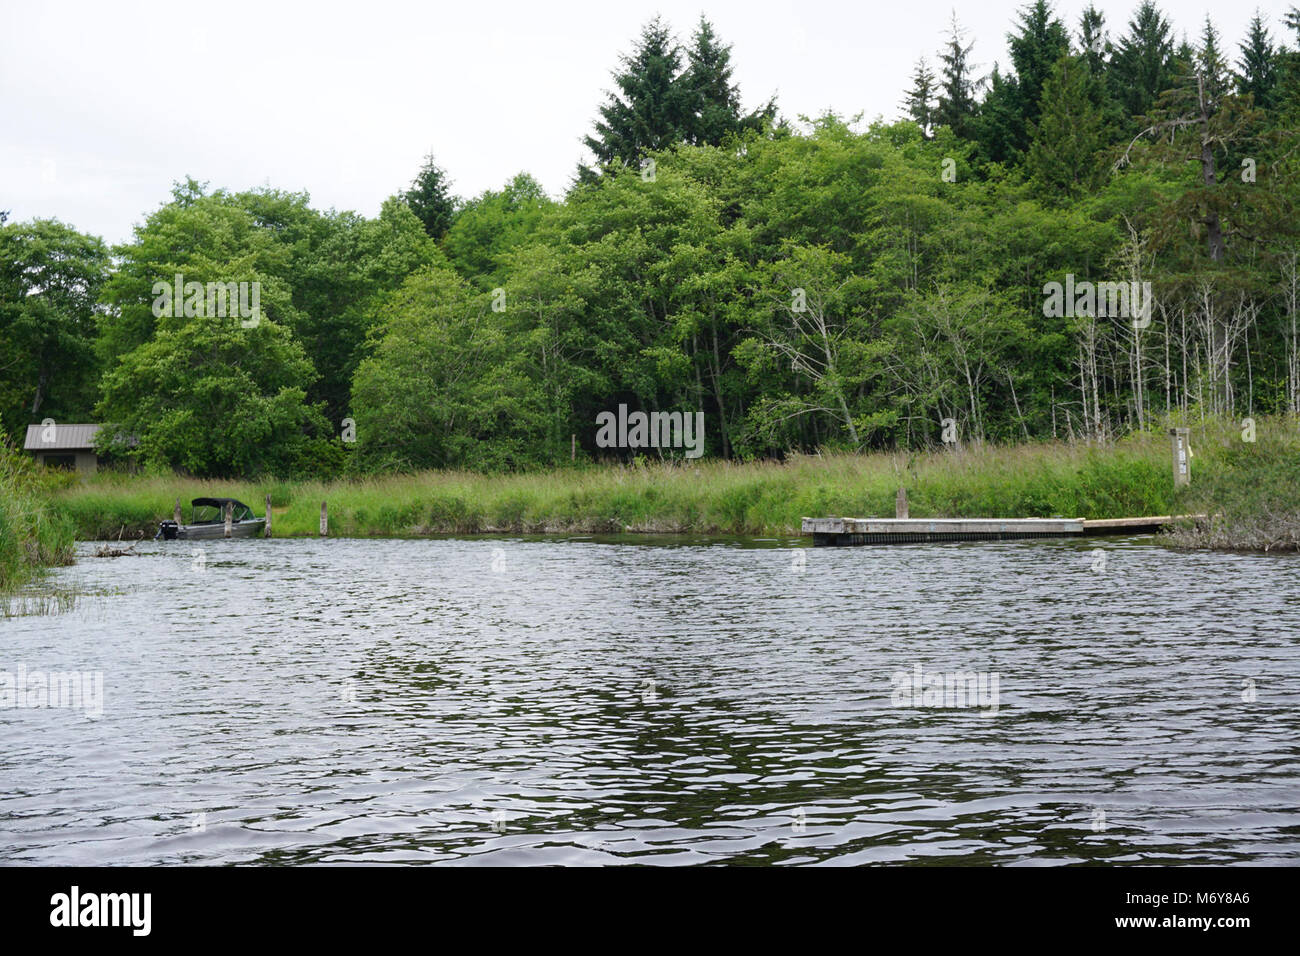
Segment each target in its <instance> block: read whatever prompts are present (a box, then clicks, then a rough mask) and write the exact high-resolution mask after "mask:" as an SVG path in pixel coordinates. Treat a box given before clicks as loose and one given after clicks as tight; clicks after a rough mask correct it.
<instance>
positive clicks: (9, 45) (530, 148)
mask: <svg viewBox="0 0 1300 956" xmlns="http://www.w3.org/2000/svg"><path fill="white" fill-rule="evenodd" d="M1292 2H1298V0H1265V2H1261V3H1259V9H1260V11H1261V13H1262V14H1263V15H1264V16H1265V18H1266V20H1267V22H1268V23H1269V26H1270V28H1271V30H1272V34H1273V37H1274V40H1275V42H1276V41H1277V40H1278V39H1279V38H1280V37H1281V36H1282V35H1283V30H1282V14H1283V12H1284V11H1285V10H1286V9H1287V8H1288V7H1289V6H1290V5H1291V3H1292ZM1021 5H1022V3H1021V2H1020V0H987V2H980V3H979V4H978V5H972V4H970V3H963V4H957V5H956V6H957V7H958V18H959V20H960V21H961V23H962V24H963V26H964V27H965V28H966V29H967V30H968V31H969V38H970V39H973V40H974V41H975V50H974V53H973V59H974V61H975V63H976V64H978V65H979V66H980V67H981V68H982V72H986V71H987V70H988V69H990V68H991V67H992V64H993V62H994V61H995V60H996V61H998V62H1000V63H1002V64H1004V65H1005V64H1006V63H1007V62H1008V61H1009V57H1008V55H1007V50H1006V34H1007V32H1008V30H1009V29H1010V28H1011V26H1012V23H1013V21H1014V19H1015V13H1016V10H1017V9H1018V8H1019V7H1020V6H1021ZM1136 5H1137V4H1136V0H1123V2H1113V0H1100V2H1098V3H1097V6H1098V8H1099V9H1101V10H1103V11H1104V12H1105V14H1106V20H1107V27H1108V30H1109V32H1110V35H1111V36H1112V38H1115V37H1118V36H1119V35H1121V34H1122V33H1123V32H1124V30H1125V27H1126V25H1127V22H1128V19H1129V16H1130V15H1131V13H1132V10H1133V9H1134V8H1135V7H1136ZM953 6H954V3H953V0H902V2H898V0H893V2H888V3H880V2H874V0H865V2H863V0H859V2H851V0H840V2H823V0H795V2H788V0H774V2H763V0H735V2H733V0H690V2H677V0H662V2H659V3H657V4H652V5H640V4H623V3H618V2H611V0H600V2H595V0H593V2H588V0H556V2H537V0H532V2H501V0H479V2H468V3H452V4H444V3H427V2H426V3H401V2H387V0H367V2H363V3H357V2H350V3H329V2H312V3H301V4H298V3H292V4H291V3H277V2H274V0H259V2H242V0H235V2H221V3H211V4H208V3H202V4H185V3H176V2H171V3H134V2H121V0H108V2H106V0H91V2H77V3H64V2H58V0H54V2H48V3H47V2H41V0H0V209H9V210H11V220H23V219H30V218H33V217H38V216H39V217H57V218H59V219H62V220H64V221H65V222H68V223H71V224H72V225H74V226H76V227H77V228H78V229H81V230H83V231H86V232H90V233H94V234H97V235H101V236H103V237H104V238H105V239H107V240H108V241H110V242H120V241H123V240H125V239H128V238H129V237H130V234H131V227H132V226H133V225H134V224H136V223H139V222H141V221H143V219H144V217H145V216H146V215H147V214H148V213H149V212H151V211H152V210H154V209H156V208H157V207H158V206H159V205H160V204H161V203H162V202H164V201H166V199H167V198H168V191H169V189H170V185H171V183H172V182H173V181H175V180H178V179H183V178H184V177H185V176H187V175H190V176H193V177H194V178H196V179H199V180H206V181H208V182H210V183H211V184H212V185H213V186H214V187H216V186H224V187H228V188H231V189H244V188H249V187H254V186H260V185H271V186H275V187H277V188H281V189H289V190H306V191H307V192H309V193H310V194H311V197H312V201H313V204H314V205H315V206H317V207H318V208H322V209H324V208H329V207H333V208H336V209H353V210H356V211H357V212H360V213H363V214H365V215H368V216H373V215H375V214H376V213H377V212H378V210H379V205H380V203H381V202H382V201H383V200H384V198H385V197H387V196H389V195H391V194H392V193H394V192H395V191H397V190H398V189H401V188H403V187H404V186H406V185H407V184H408V183H409V182H410V180H411V177H412V176H413V175H414V173H415V171H416V169H417V168H418V167H419V165H420V161H421V159H422V157H423V156H424V155H425V154H426V153H428V152H429V151H432V152H433V153H434V154H435V155H436V157H437V159H438V162H439V163H440V165H442V166H443V167H444V168H445V169H446V170H447V171H448V173H449V175H450V176H451V178H452V181H453V189H454V191H455V192H456V193H458V194H460V195H463V196H469V195H474V194H476V193H478V192H481V191H482V190H484V189H489V188H498V187H500V186H501V184H503V183H504V182H505V181H506V180H508V179H509V178H510V177H511V176H513V175H514V174H515V173H516V172H519V171H521V170H523V171H527V172H529V173H532V174H533V175H534V176H535V177H537V178H538V180H540V181H541V183H542V185H543V186H544V187H545V188H546V189H547V190H548V191H550V192H551V193H552V194H553V195H558V194H559V193H560V192H562V191H563V190H564V189H565V187H566V186H567V185H568V183H569V181H570V179H571V178H572V175H573V171H574V168H575V164H576V163H577V162H578V161H579V159H585V158H586V153H585V150H584V149H583V147H582V143H581V140H582V137H583V136H584V135H585V134H586V133H588V132H589V131H590V129H591V126H592V122H593V120H594V118H595V116H596V109H597V107H598V106H599V105H600V103H601V102H602V101H603V91H604V90H605V89H607V88H608V87H609V86H610V72H611V70H612V69H614V67H615V66H616V65H617V62H618V56H619V54H621V53H626V52H628V51H629V49H630V47H631V44H632V42H633V40H634V38H635V37H636V35H637V33H638V32H639V30H640V27H641V25H642V24H643V23H644V22H645V21H646V20H647V19H649V17H651V16H652V15H653V14H654V13H655V12H656V11H658V12H659V13H660V14H661V15H662V16H663V17H664V19H665V20H667V21H668V22H669V23H670V24H671V25H672V26H673V27H674V28H675V29H676V31H677V32H678V34H679V35H680V36H681V37H682V38H683V39H685V38H686V37H687V35H688V34H689V33H690V30H691V29H692V27H693V25H694V23H695V22H696V20H697V19H698V18H699V16H700V14H701V13H703V14H705V15H706V16H707V17H708V18H709V19H710V20H711V21H712V22H713V24H714V26H715V27H716V28H717V31H718V32H719V34H720V35H721V37H722V38H723V40H724V41H726V42H728V43H731V44H732V45H733V51H732V53H733V64H734V66H735V79H736V81H737V82H738V83H739V84H740V88H741V92H742V95H743V98H744V100H745V103H746V106H751V107H752V106H754V105H757V104H758V103H759V102H760V101H762V100H765V99H766V98H767V97H768V96H770V95H772V94H776V95H777V98H778V105H779V108H780V110H781V112H782V114H783V115H786V116H790V117H794V116H797V115H799V114H816V113H820V112H822V111H824V110H826V109H828V108H829V109H833V110H835V111H836V112H839V113H841V114H844V115H851V114H855V113H859V112H861V113H864V114H865V115H866V118H867V119H868V120H870V119H872V118H874V117H876V116H879V115H882V114H883V115H884V116H885V118H887V119H891V120H892V119H895V118H896V117H897V115H898V112H899V103H900V101H901V99H902V93H903V90H904V89H905V88H906V86H907V82H908V79H909V78H910V75H911V71H912V67H913V64H914V62H915V60H916V58H917V56H919V55H921V54H926V55H927V56H929V57H930V58H931V61H932V62H933V60H934V54H935V51H936V50H937V49H938V47H939V45H940V44H941V42H942V39H943V35H944V32H945V29H946V25H947V23H948V20H949V17H950V14H951V10H952V8H953ZM1054 6H1055V9H1056V10H1057V12H1058V14H1060V15H1062V16H1063V17H1064V19H1065V20H1066V22H1067V24H1068V26H1069V27H1070V30H1071V33H1072V34H1073V33H1075V32H1077V25H1078V18H1079V12H1080V11H1081V10H1082V9H1083V8H1084V6H1086V0H1068V2H1067V0H1058V2H1056V3H1055V4H1054ZM1160 6H1161V9H1162V10H1163V11H1164V13H1165V15H1166V16H1167V17H1168V18H1170V19H1171V20H1172V21H1173V23H1174V26H1175V28H1176V30H1177V32H1178V35H1179V36H1180V37H1181V35H1182V34H1183V33H1184V32H1186V33H1187V34H1188V35H1189V36H1190V37H1191V38H1192V39H1193V40H1195V37H1196V36H1197V34H1199V31H1200V24H1201V23H1202V21H1203V20H1204V17H1205V15H1206V14H1207V13H1210V14H1211V15H1212V16H1213V18H1214V20H1215V23H1216V25H1217V26H1218V28H1219V29H1220V31H1221V32H1222V34H1223V36H1224V40H1225V41H1226V48H1227V49H1229V50H1230V51H1231V52H1232V57H1233V59H1234V60H1235V59H1236V56H1237V43H1238V42H1239V41H1240V39H1241V37H1242V36H1243V35H1244V31H1245V27H1246V23H1247V21H1248V19H1249V16H1250V10H1252V9H1253V6H1252V5H1250V4H1236V3H1227V2H1225V0H1216V2H1215V3H1213V4H1207V3H1206V2H1205V0H1162V2H1161V4H1160Z"/></svg>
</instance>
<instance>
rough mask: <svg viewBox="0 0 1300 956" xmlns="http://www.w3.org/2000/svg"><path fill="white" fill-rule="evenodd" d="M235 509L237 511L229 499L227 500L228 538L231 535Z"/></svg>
mask: <svg viewBox="0 0 1300 956" xmlns="http://www.w3.org/2000/svg"><path fill="white" fill-rule="evenodd" d="M234 511H235V506H234V505H232V504H231V503H230V502H229V501H227V502H226V537H227V538H229V537H230V525H231V518H232V516H233V514H234Z"/></svg>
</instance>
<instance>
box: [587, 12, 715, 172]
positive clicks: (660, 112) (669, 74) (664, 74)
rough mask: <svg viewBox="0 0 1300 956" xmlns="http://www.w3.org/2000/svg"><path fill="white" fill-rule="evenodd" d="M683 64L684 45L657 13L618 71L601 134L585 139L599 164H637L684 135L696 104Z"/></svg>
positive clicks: (598, 128) (600, 125)
mask: <svg viewBox="0 0 1300 956" xmlns="http://www.w3.org/2000/svg"><path fill="white" fill-rule="evenodd" d="M681 68H682V53H681V49H680V48H679V47H678V45H677V43H676V41H674V40H673V36H672V33H671V31H670V30H669V29H668V27H667V26H665V25H664V23H663V21H661V20H660V19H659V18H658V17H655V18H654V19H653V20H651V21H650V22H649V23H647V24H646V25H645V26H644V27H643V28H642V29H641V36H640V37H639V38H638V40H637V44H636V48H635V49H634V50H633V51H632V53H631V55H629V56H625V57H623V58H622V70H621V71H619V72H616V73H615V74H614V85H615V86H616V87H617V91H611V92H610V93H608V95H607V99H606V102H605V105H603V106H602V107H600V117H601V118H600V120H598V121H597V123H596V133H595V135H594V136H587V137H585V138H584V139H583V142H584V143H585V144H586V146H587V148H588V149H590V150H591V152H592V153H593V154H594V155H595V157H596V162H597V165H598V166H606V165H609V164H611V163H623V164H625V165H629V166H634V165H636V164H638V163H639V162H640V161H641V158H642V157H643V156H644V155H645V154H646V153H648V152H651V151H653V150H658V149H666V148H667V147H669V146H672V145H673V144H674V143H676V142H679V141H680V140H681V139H683V131H684V130H685V129H686V127H687V117H688V115H689V113H690V110H691V105H692V104H691V95H690V92H689V90H688V87H687V86H686V85H685V84H683V83H680V82H678V78H679V75H680V73H681ZM701 79H703V77H701ZM717 79H718V77H716V76H715V77H713V80H714V81H715V82H716V81H717ZM722 83H723V84H724V85H725V84H726V79H725V77H724V78H723V79H722ZM714 94H715V95H716V94H717V89H716V87H715V89H714ZM715 102H716V101H715ZM578 175H579V178H580V179H582V180H588V181H589V180H591V179H593V178H594V177H595V172H594V171H593V170H591V169H583V168H580V169H579V172H578Z"/></svg>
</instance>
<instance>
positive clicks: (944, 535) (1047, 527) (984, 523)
mask: <svg viewBox="0 0 1300 956" xmlns="http://www.w3.org/2000/svg"><path fill="white" fill-rule="evenodd" d="M1176 520H1178V517H1177V516H1172V515H1155V516H1151V517H1144V518H1103V519H1090V518H804V519H803V533H804V534H811V535H812V539H813V544H814V545H855V544H920V543H924V542H929V541H1005V540H1010V539H1014V538H1072V537H1076V536H1081V535H1100V534H1149V533H1153V532H1156V531H1159V530H1160V529H1161V528H1163V527H1164V526H1165V525H1167V524H1169V523H1170V522H1172V521H1176Z"/></svg>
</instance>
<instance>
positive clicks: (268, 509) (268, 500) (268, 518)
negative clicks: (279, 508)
mask: <svg viewBox="0 0 1300 956" xmlns="http://www.w3.org/2000/svg"><path fill="white" fill-rule="evenodd" d="M262 535H263V537H267V538H269V537H271V496H270V495H267V496H266V529H265V530H264V531H263V532H262Z"/></svg>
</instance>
